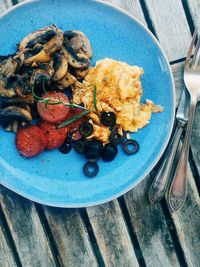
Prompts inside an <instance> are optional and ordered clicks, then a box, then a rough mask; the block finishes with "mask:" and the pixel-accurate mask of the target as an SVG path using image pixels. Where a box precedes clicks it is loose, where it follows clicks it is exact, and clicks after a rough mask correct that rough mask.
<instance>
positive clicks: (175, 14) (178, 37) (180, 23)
mask: <svg viewBox="0 0 200 267" xmlns="http://www.w3.org/2000/svg"><path fill="white" fill-rule="evenodd" d="M145 2H146V6H147V9H148V11H149V16H150V18H151V20H152V24H153V26H154V28H155V31H156V34H157V36H158V39H159V41H160V43H161V45H162V47H163V49H164V51H165V52H166V54H167V56H168V59H169V61H173V60H176V59H178V58H182V57H185V54H186V51H187V49H188V44H189V42H190V39H191V35H190V30H189V26H188V23H187V19H186V16H185V13H184V9H183V6H182V3H181V0H170V1H163V0H157V1H155V0H145Z"/></svg>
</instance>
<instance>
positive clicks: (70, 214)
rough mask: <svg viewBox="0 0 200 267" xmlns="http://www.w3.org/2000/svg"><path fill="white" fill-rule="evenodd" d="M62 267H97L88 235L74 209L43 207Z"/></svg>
mask: <svg viewBox="0 0 200 267" xmlns="http://www.w3.org/2000/svg"><path fill="white" fill-rule="evenodd" d="M44 210H45V214H46V218H47V220H48V223H49V226H50V229H51V232H52V234H53V238H54V240H55V242H56V245H57V248H58V250H59V255H60V259H61V261H62V265H63V266H66V267H74V266H76V267H79V266H80V267H81V266H87V267H90V266H91V267H95V266H98V264H97V260H96V257H95V255H94V252H93V249H92V247H91V244H90V241H89V237H88V233H87V231H86V229H85V226H84V224H83V222H82V220H81V217H80V215H79V213H78V211H77V210H75V209H57V208H50V207H44Z"/></svg>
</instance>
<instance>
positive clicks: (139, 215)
mask: <svg viewBox="0 0 200 267" xmlns="http://www.w3.org/2000/svg"><path fill="white" fill-rule="evenodd" d="M151 180H152V179H151V176H150V175H148V176H147V177H146V178H145V179H144V180H143V181H142V182H141V183H140V184H139V185H138V186H137V187H136V188H134V189H133V190H131V191H130V192H128V193H127V194H126V195H125V196H124V199H125V202H126V205H127V208H128V211H129V214H130V218H131V223H132V225H133V227H134V229H135V233H136V235H137V238H138V242H139V245H140V248H141V250H142V254H143V257H144V260H145V263H146V266H148V267H154V266H159V267H166V266H168V267H176V266H180V265H179V262H178V259H177V255H176V252H175V249H174V246H173V241H172V239H171V236H170V233H169V230H168V226H167V224H166V221H165V217H164V215H163V212H162V208H161V205H160V204H157V205H154V206H150V203H149V201H148V199H147V191H148V188H149V185H150V183H151Z"/></svg>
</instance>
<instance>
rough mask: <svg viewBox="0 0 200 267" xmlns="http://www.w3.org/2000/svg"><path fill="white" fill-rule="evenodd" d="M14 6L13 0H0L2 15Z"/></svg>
mask: <svg viewBox="0 0 200 267" xmlns="http://www.w3.org/2000/svg"><path fill="white" fill-rule="evenodd" d="M11 6H12V1H11V0H0V15H1V13H3V12H4V11H6V10H7V9H8V8H10V7H11Z"/></svg>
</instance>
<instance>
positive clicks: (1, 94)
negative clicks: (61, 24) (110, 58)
mask: <svg viewBox="0 0 200 267" xmlns="http://www.w3.org/2000/svg"><path fill="white" fill-rule="evenodd" d="M91 56H92V48H91V45H90V41H89V39H88V38H87V36H86V35H85V34H84V33H82V32H81V31H63V30H61V29H59V28H58V27H57V26H55V25H50V26H47V27H45V28H42V29H39V30H36V31H35V32H32V33H30V34H28V35H27V36H25V37H24V38H23V40H22V41H21V42H20V44H19V48H18V51H17V52H16V54H15V55H8V56H1V57H0V99H1V101H0V112H1V113H2V112H3V113H7V110H5V112H4V111H3V110H4V109H5V108H7V107H9V106H15V107H19V108H23V109H25V110H26V113H27V112H28V113H29V116H28V118H29V119H28V120H29V121H30V117H31V116H32V114H33V112H34V108H35V102H37V101H38V100H39V98H40V97H41V96H42V95H43V94H44V93H45V92H44V90H43V89H42V87H43V85H45V88H46V89H47V91H48V92H49V91H52V90H53V91H63V90H65V89H67V88H69V87H70V86H71V87H72V86H73V87H75V88H80V87H81V86H82V84H81V82H80V79H83V78H84V77H85V75H86V74H87V72H88V69H89V64H90V58H91ZM33 88H34V94H33ZM49 94H51V93H49ZM35 96H36V97H35ZM50 101H51V100H50ZM63 101H64V99H63ZM25 104H26V105H25ZM49 106H50V105H48V107H49ZM60 106H61V105H60ZM40 107H41V105H39V110H40V112H41V109H40ZM65 109H66V110H67V109H68V107H65ZM9 110H10V109H9ZM21 111H22V112H23V113H24V112H25V111H23V110H21ZM21 111H20V112H21ZM41 114H42V112H41ZM46 114H47V113H46ZM0 116H1V115H0ZM0 118H1V121H2V120H3V121H4V122H3V123H1V124H2V125H3V126H4V127H5V128H6V129H7V131H14V132H16V131H17V130H18V129H19V128H21V127H24V126H25V125H27V116H25V118H24V120H23V121H22V118H21V117H19V116H14V115H13V116H9V117H8V116H5V115H4V114H3V115H2V116H1V117H0ZM2 118H3V119H2ZM5 121H6V122H7V123H5ZM61 121H62V118H61Z"/></svg>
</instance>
